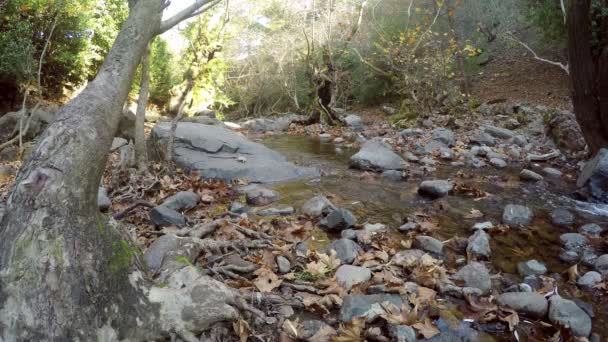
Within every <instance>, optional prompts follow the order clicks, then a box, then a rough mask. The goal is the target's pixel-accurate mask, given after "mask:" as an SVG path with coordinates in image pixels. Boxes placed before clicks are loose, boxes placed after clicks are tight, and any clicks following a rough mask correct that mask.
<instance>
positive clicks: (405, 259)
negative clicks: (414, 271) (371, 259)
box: [391, 249, 426, 268]
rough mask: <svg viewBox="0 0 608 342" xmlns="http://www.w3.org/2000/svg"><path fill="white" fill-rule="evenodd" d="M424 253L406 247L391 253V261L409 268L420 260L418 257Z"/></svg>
mask: <svg viewBox="0 0 608 342" xmlns="http://www.w3.org/2000/svg"><path fill="white" fill-rule="evenodd" d="M424 254H426V253H425V252H424V251H421V250H419V249H406V250H404V251H400V252H398V253H397V254H395V255H393V258H392V259H391V263H393V264H395V265H397V266H401V267H404V268H410V267H412V266H415V265H417V264H418V263H419V262H420V258H422V256H423V255H424Z"/></svg>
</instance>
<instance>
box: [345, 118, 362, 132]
mask: <svg viewBox="0 0 608 342" xmlns="http://www.w3.org/2000/svg"><path fill="white" fill-rule="evenodd" d="M344 122H345V123H346V125H347V126H348V127H350V128H351V129H352V130H353V131H355V132H358V131H362V130H363V128H364V126H363V121H362V120H361V118H360V117H359V116H357V115H354V114H351V115H349V116H347V117H345V118H344Z"/></svg>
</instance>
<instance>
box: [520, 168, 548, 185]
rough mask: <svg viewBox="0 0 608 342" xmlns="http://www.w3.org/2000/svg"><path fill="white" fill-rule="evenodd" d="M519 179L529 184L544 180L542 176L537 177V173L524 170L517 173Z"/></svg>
mask: <svg viewBox="0 0 608 342" xmlns="http://www.w3.org/2000/svg"><path fill="white" fill-rule="evenodd" d="M519 178H520V179H521V180H524V181H531V182H540V181H542V180H543V179H545V178H544V177H543V176H542V175H539V174H538V173H536V172H534V171H532V170H528V169H524V170H522V171H521V172H520V173H519Z"/></svg>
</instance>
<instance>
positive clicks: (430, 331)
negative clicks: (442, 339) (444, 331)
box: [412, 318, 440, 340]
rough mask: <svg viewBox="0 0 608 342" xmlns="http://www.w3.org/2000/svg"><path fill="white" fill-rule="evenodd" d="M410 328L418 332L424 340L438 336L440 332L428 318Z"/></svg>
mask: <svg viewBox="0 0 608 342" xmlns="http://www.w3.org/2000/svg"><path fill="white" fill-rule="evenodd" d="M412 327H413V328H414V329H416V330H418V333H419V334H422V336H424V338H425V339H427V340H428V339H429V338H432V337H433V336H436V335H439V334H440V331H439V329H437V327H436V326H435V325H434V324H433V322H431V320H430V319H429V318H426V319H425V320H424V322H420V323H416V324H414V325H412Z"/></svg>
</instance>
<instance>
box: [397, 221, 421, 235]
mask: <svg viewBox="0 0 608 342" xmlns="http://www.w3.org/2000/svg"><path fill="white" fill-rule="evenodd" d="M416 229H418V224H417V223H415V222H408V223H406V224H404V225H402V226H401V227H399V231H400V232H402V233H409V232H411V231H414V230H416Z"/></svg>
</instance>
